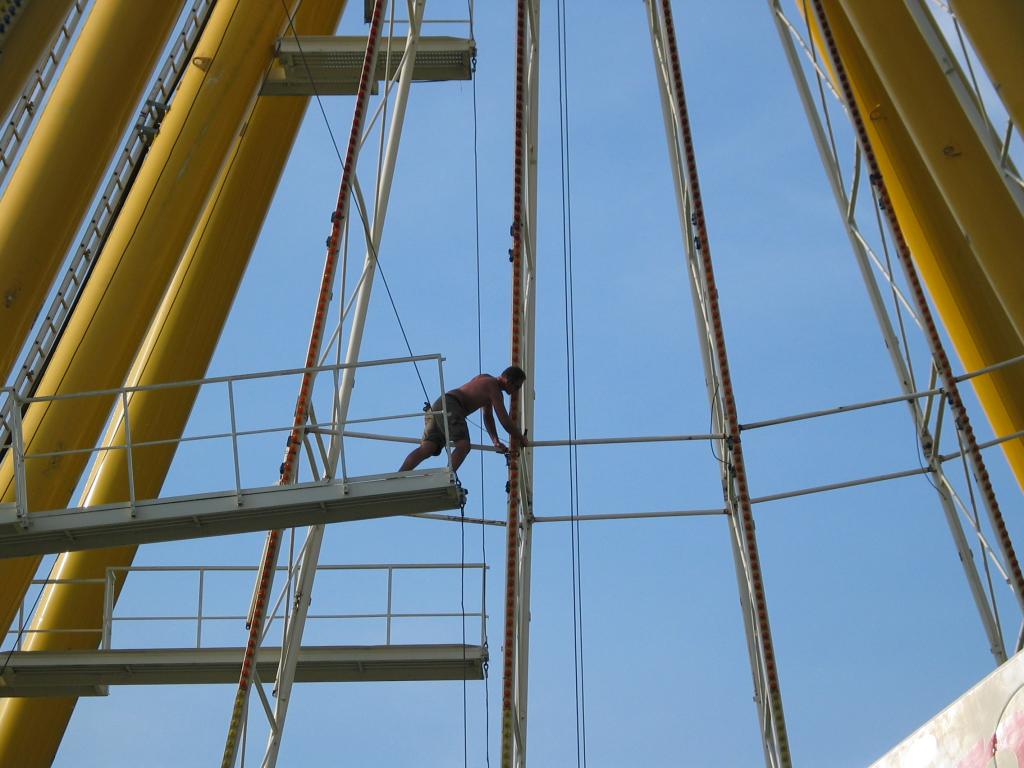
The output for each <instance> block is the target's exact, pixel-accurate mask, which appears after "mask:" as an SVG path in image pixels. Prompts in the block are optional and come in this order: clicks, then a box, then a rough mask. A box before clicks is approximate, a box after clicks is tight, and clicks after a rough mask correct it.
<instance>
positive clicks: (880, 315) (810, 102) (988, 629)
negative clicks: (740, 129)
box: [768, 0, 1006, 666]
mask: <svg viewBox="0 0 1024 768" xmlns="http://www.w3.org/2000/svg"><path fill="white" fill-rule="evenodd" d="M768 5H769V8H770V9H771V14H772V19H773V21H774V22H775V27H776V30H777V32H778V34H779V39H780V41H781V42H782V48H783V52H784V53H785V54H786V60H787V62H788V63H789V67H790V70H791V71H792V73H793V81H794V83H795V84H796V87H797V91H798V92H799V95H800V102H801V104H802V105H803V108H804V113H805V114H806V116H807V122H808V125H809V126H810V129H811V133H812V135H813V136H814V143H815V146H816V147H817V148H818V154H819V156H820V158H821V163H822V166H823V167H824V169H825V175H826V177H827V178H828V182H829V186H830V187H831V189H832V195H833V197H834V199H835V202H836V207H837V208H838V209H839V213H840V216H841V217H842V219H843V223H844V228H845V230H846V234H847V237H848V238H849V240H850V247H851V249H852V251H853V255H854V258H855V260H856V262H857V266H858V268H859V269H860V273H861V278H862V280H863V282H864V287H865V289H866V290H867V293H868V299H869V300H870V302H871V308H872V310H873V311H874V314H875V319H876V320H877V322H878V326H879V330H880V331H881V333H882V338H883V339H884V341H885V346H886V349H887V350H888V352H889V360H890V362H891V363H892V366H893V369H894V370H895V372H896V378H897V379H898V380H899V383H900V388H901V389H902V390H903V392H904V394H907V395H909V394H912V393H913V392H914V386H913V382H911V379H910V372H909V367H908V365H907V362H906V360H905V359H904V358H903V355H902V353H901V352H900V344H899V340H898V337H897V335H896V331H895V330H894V329H893V326H892V322H891V320H890V319H889V313H888V311H887V310H886V308H885V301H884V300H883V299H882V295H881V292H880V290H879V288H878V284H877V283H876V282H875V279H874V275H873V273H872V270H871V265H870V264H869V262H868V257H867V254H866V252H865V249H864V245H863V242H862V240H861V238H860V236H859V232H858V230H857V224H856V220H855V219H854V217H853V212H852V210H851V205H850V198H849V196H848V195H847V194H846V190H845V189H844V188H843V184H842V180H841V177H840V174H839V169H838V168H837V167H836V164H835V159H834V157H833V155H832V152H831V151H830V149H829V143H828V138H827V136H826V132H825V129H824V127H823V125H822V122H821V118H820V117H819V115H818V111H817V108H816V107H815V105H814V99H813V97H812V96H811V91H810V88H809V86H808V85H807V81H806V79H805V77H804V73H803V69H802V67H801V65H800V56H799V54H798V53H797V50H796V47H795V46H794V45H793V41H792V39H791V37H790V31H789V28H788V27H787V25H786V23H784V22H783V18H784V13H783V10H782V8H781V5H780V1H779V0H768ZM809 44H813V42H810V43H809ZM907 405H908V407H909V408H910V415H911V418H912V419H913V421H914V425H915V427H916V428H917V432H918V438H919V440H920V442H921V445H922V449H923V451H924V454H925V455H926V456H928V457H929V472H930V473H931V474H932V476H933V481H932V485H933V486H935V489H936V493H938V495H939V503H940V505H941V507H942V511H943V514H944V516H945V518H946V524H947V526H948V527H949V530H950V534H951V535H952V537H953V543H954V545H955V546H956V549H957V554H958V556H959V559H960V563H961V566H962V567H963V570H964V576H965V578H966V579H967V585H968V588H969V590H970V592H971V596H972V598H973V600H974V604H975V606H976V608H977V610H978V616H979V618H980V619H981V623H982V627H983V629H984V631H985V635H986V638H987V639H988V643H989V648H990V651H991V653H992V656H993V658H994V659H995V662H996V665H997V666H998V665H999V664H1002V663H1003V662H1004V661H1006V650H1005V642H1004V640H1003V637H1002V636H1001V633H1000V631H999V626H998V624H997V623H996V620H995V616H994V614H993V611H992V608H991V606H990V605H989V602H988V597H987V596H986V594H985V589H984V586H983V585H982V582H981V577H980V576H979V574H978V569H977V566H976V565H975V562H974V553H973V551H972V549H971V547H970V544H969V543H968V541H967V536H966V534H965V533H964V530H963V527H962V525H961V523H960V518H959V516H958V515H957V513H956V507H955V505H954V504H953V500H952V498H951V497H950V495H949V494H948V493H946V492H945V491H944V490H943V487H944V484H945V482H946V481H945V476H944V472H943V469H942V464H941V461H938V460H937V451H932V450H931V446H932V444H933V442H934V440H933V438H932V435H931V433H930V432H929V429H928V425H927V423H925V421H924V418H923V415H922V413H921V408H920V406H919V404H918V403H917V401H916V400H908V401H907Z"/></svg>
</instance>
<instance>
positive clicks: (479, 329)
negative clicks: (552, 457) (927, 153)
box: [469, 0, 491, 768]
mask: <svg viewBox="0 0 1024 768" xmlns="http://www.w3.org/2000/svg"><path fill="white" fill-rule="evenodd" d="M469 17H470V20H471V22H470V36H471V37H472V18H473V0H469ZM471 80H472V84H473V85H472V88H473V215H474V221H475V232H474V234H475V251H476V365H477V373H483V371H484V341H483V311H482V304H481V297H480V153H479V126H478V123H479V120H478V117H477V98H476V55H474V56H473V59H472V61H471ZM477 430H478V433H479V435H480V438H479V439H480V443H481V444H483V441H484V428H483V425H482V424H478V425H477ZM478 453H479V458H480V517H481V518H484V519H486V518H487V495H486V494H485V493H484V489H485V488H486V487H487V486H486V485H485V475H484V453H483V451H478ZM485 527H486V526H483V525H481V526H480V552H481V556H482V562H483V564H484V568H485V569H486V568H487V532H486V531H485V530H484V528H485ZM483 620H484V619H483V617H482V616H481V617H480V621H481V623H482V622H483ZM486 644H487V638H486V637H485V638H484V645H485V648H486ZM490 693H491V692H490V680H489V678H488V676H487V667H486V663H485V665H484V712H485V715H484V716H485V727H484V734H485V749H486V758H487V766H488V768H490V765H491V695H490Z"/></svg>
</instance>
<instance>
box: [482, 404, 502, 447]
mask: <svg viewBox="0 0 1024 768" xmlns="http://www.w3.org/2000/svg"><path fill="white" fill-rule="evenodd" d="M483 411H484V428H485V429H486V430H487V434H488V435H490V436H491V442H492V443H493V444H494V447H495V448H497V449H498V450H499V451H501V452H502V453H505V452H506V451H508V448H507V447H506V446H505V444H504V443H502V442H501V440H500V439H499V438H498V430H497V428H496V427H495V426H494V411H493V410H492V409H491V406H490V405H489V404H488V405H485V406H484V407H483Z"/></svg>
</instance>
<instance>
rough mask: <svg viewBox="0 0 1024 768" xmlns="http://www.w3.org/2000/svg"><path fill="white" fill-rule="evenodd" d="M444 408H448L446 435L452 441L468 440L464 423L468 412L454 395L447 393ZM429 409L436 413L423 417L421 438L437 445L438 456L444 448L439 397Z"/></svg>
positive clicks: (442, 418)
mask: <svg viewBox="0 0 1024 768" xmlns="http://www.w3.org/2000/svg"><path fill="white" fill-rule="evenodd" d="M444 398H445V408H447V409H448V436H449V437H450V438H451V441H452V442H453V443H457V442H459V441H460V440H469V426H468V425H467V424H466V416H467V415H469V412H468V411H467V410H466V409H465V408H464V407H463V405H462V403H461V402H459V400H458V398H457V397H455V395H450V394H447V395H445V396H444ZM430 410H431V411H437V414H436V415H435V414H433V413H428V414H426V416H424V417H423V438H422V439H423V440H429V441H430V442H432V443H433V444H434V445H436V446H437V450H436V451H434V455H435V456H439V455H440V454H441V451H442V450H443V449H444V445H445V439H444V415H443V414H442V413H441V398H437V400H435V401H434V404H433V405H431V406H430Z"/></svg>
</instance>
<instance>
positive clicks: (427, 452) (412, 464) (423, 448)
mask: <svg viewBox="0 0 1024 768" xmlns="http://www.w3.org/2000/svg"><path fill="white" fill-rule="evenodd" d="M438 453H440V451H439V450H438V449H437V446H436V445H434V444H433V443H432V442H430V441H429V440H424V441H423V442H422V443H420V447H419V448H414V449H413V450H412V451H411V452H410V453H409V455H408V456H406V457H405V461H404V462H402V468H401V469H399V470H398V471H399V472H408V471H409V470H410V469H416V467H418V466H419V464H420V462H421V461H423V460H424V459H428V458H430V457H431V456H437V454H438Z"/></svg>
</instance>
